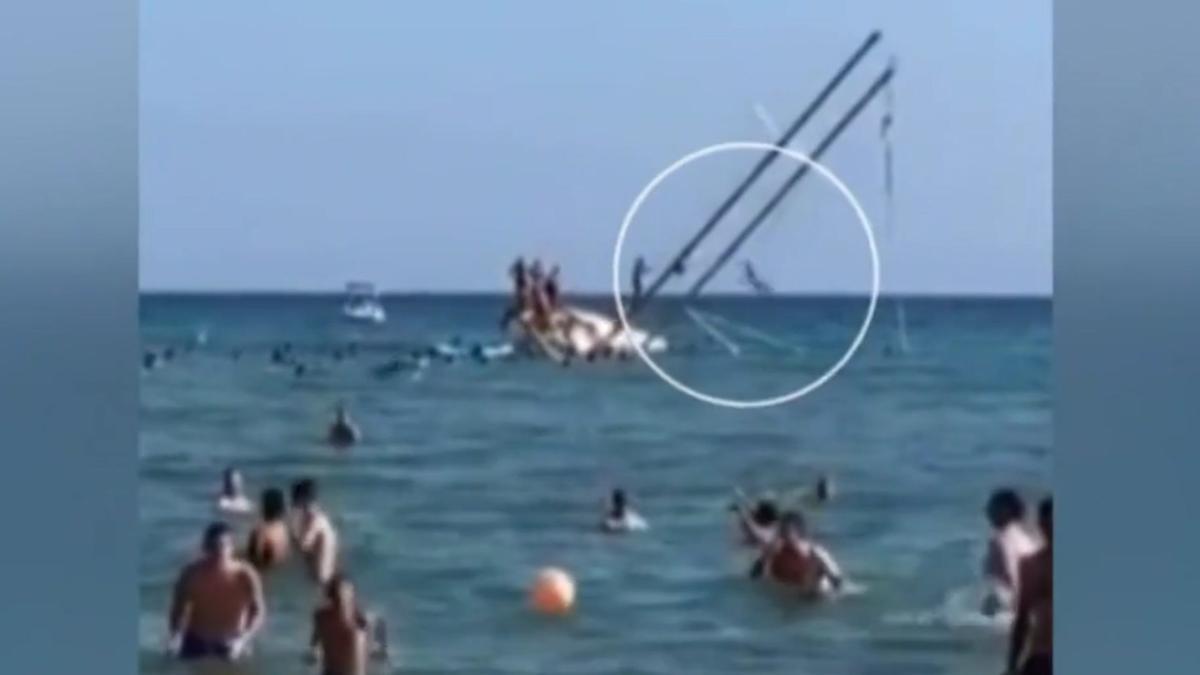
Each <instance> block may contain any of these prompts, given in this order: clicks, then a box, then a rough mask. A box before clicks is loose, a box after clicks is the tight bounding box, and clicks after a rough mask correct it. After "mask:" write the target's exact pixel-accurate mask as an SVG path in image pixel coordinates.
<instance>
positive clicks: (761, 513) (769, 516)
mask: <svg viewBox="0 0 1200 675" xmlns="http://www.w3.org/2000/svg"><path fill="white" fill-rule="evenodd" d="M750 518H751V519H752V520H753V521H754V524H755V525H759V526H762V527H772V526H774V525H775V524H776V523H778V522H779V507H778V506H776V504H775V501H774V500H771V499H760V500H759V502H758V503H757V504H755V505H754V512H753V513H751V514H750Z"/></svg>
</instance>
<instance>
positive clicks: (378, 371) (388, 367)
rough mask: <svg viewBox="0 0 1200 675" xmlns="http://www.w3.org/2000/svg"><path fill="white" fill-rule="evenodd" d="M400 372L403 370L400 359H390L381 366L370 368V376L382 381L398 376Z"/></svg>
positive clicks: (402, 363)
mask: <svg viewBox="0 0 1200 675" xmlns="http://www.w3.org/2000/svg"><path fill="white" fill-rule="evenodd" d="M402 370H404V362H403V361H401V360H400V359H392V360H391V361H388V362H387V363H385V364H383V365H380V366H376V367H374V368H372V369H371V374H372V375H374V376H375V377H378V378H381V379H382V378H387V377H392V376H394V375H398V374H399V373H400V371H402Z"/></svg>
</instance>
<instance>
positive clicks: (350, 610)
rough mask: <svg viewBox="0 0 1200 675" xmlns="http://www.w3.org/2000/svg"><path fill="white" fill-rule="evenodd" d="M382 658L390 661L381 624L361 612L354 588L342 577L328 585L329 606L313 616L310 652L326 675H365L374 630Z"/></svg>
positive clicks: (324, 605)
mask: <svg viewBox="0 0 1200 675" xmlns="http://www.w3.org/2000/svg"><path fill="white" fill-rule="evenodd" d="M373 628H376V629H379V630H378V631H377V634H376V636H375V637H376V638H377V640H376V642H377V645H376V646H377V648H378V650H379V655H380V656H382V657H385V658H386V657H387V638H386V635H385V634H384V633H385V630H384V629H383V625H382V623H381V622H378V621H377V622H375V625H374V626H372V621H371V619H370V618H369V617H368V616H367V615H366V613H365V612H363V611H362V610H361V609H359V606H358V602H357V600H356V599H355V594H354V587H353V585H351V583H350V582H349V581H348V580H347V579H346V578H345V577H342V576H340V575H338V576H335V577H333V578H331V579H330V580H329V581H328V582H327V583H326V584H325V603H324V604H323V605H322V606H321V607H320V608H319V609H317V611H316V612H314V613H313V632H312V639H311V641H310V649H311V650H312V651H311V654H312V656H313V657H314V659H315V660H319V661H320V663H321V672H322V673H323V674H324V675H365V673H366V672H367V660H368V656H369V654H368V650H369V647H370V645H369V637H370V633H371V632H372V629H373Z"/></svg>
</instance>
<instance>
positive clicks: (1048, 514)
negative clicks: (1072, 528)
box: [1038, 497, 1054, 539]
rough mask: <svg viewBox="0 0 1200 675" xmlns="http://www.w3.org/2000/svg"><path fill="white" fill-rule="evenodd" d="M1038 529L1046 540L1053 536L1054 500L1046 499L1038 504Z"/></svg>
mask: <svg viewBox="0 0 1200 675" xmlns="http://www.w3.org/2000/svg"><path fill="white" fill-rule="evenodd" d="M1038 527H1039V528H1041V530H1042V533H1043V534H1045V535H1046V538H1047V539H1050V538H1051V537H1052V536H1054V498H1053V497H1046V498H1045V499H1043V500H1042V501H1041V503H1040V504H1038Z"/></svg>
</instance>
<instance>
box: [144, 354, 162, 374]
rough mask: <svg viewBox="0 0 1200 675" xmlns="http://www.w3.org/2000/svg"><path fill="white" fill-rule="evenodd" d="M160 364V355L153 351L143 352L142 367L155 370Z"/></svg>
mask: <svg viewBox="0 0 1200 675" xmlns="http://www.w3.org/2000/svg"><path fill="white" fill-rule="evenodd" d="M157 365H158V355H157V354H155V353H154V352H152V351H146V352H145V353H143V354H142V368H144V369H146V370H154V367H155V366H157Z"/></svg>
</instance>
